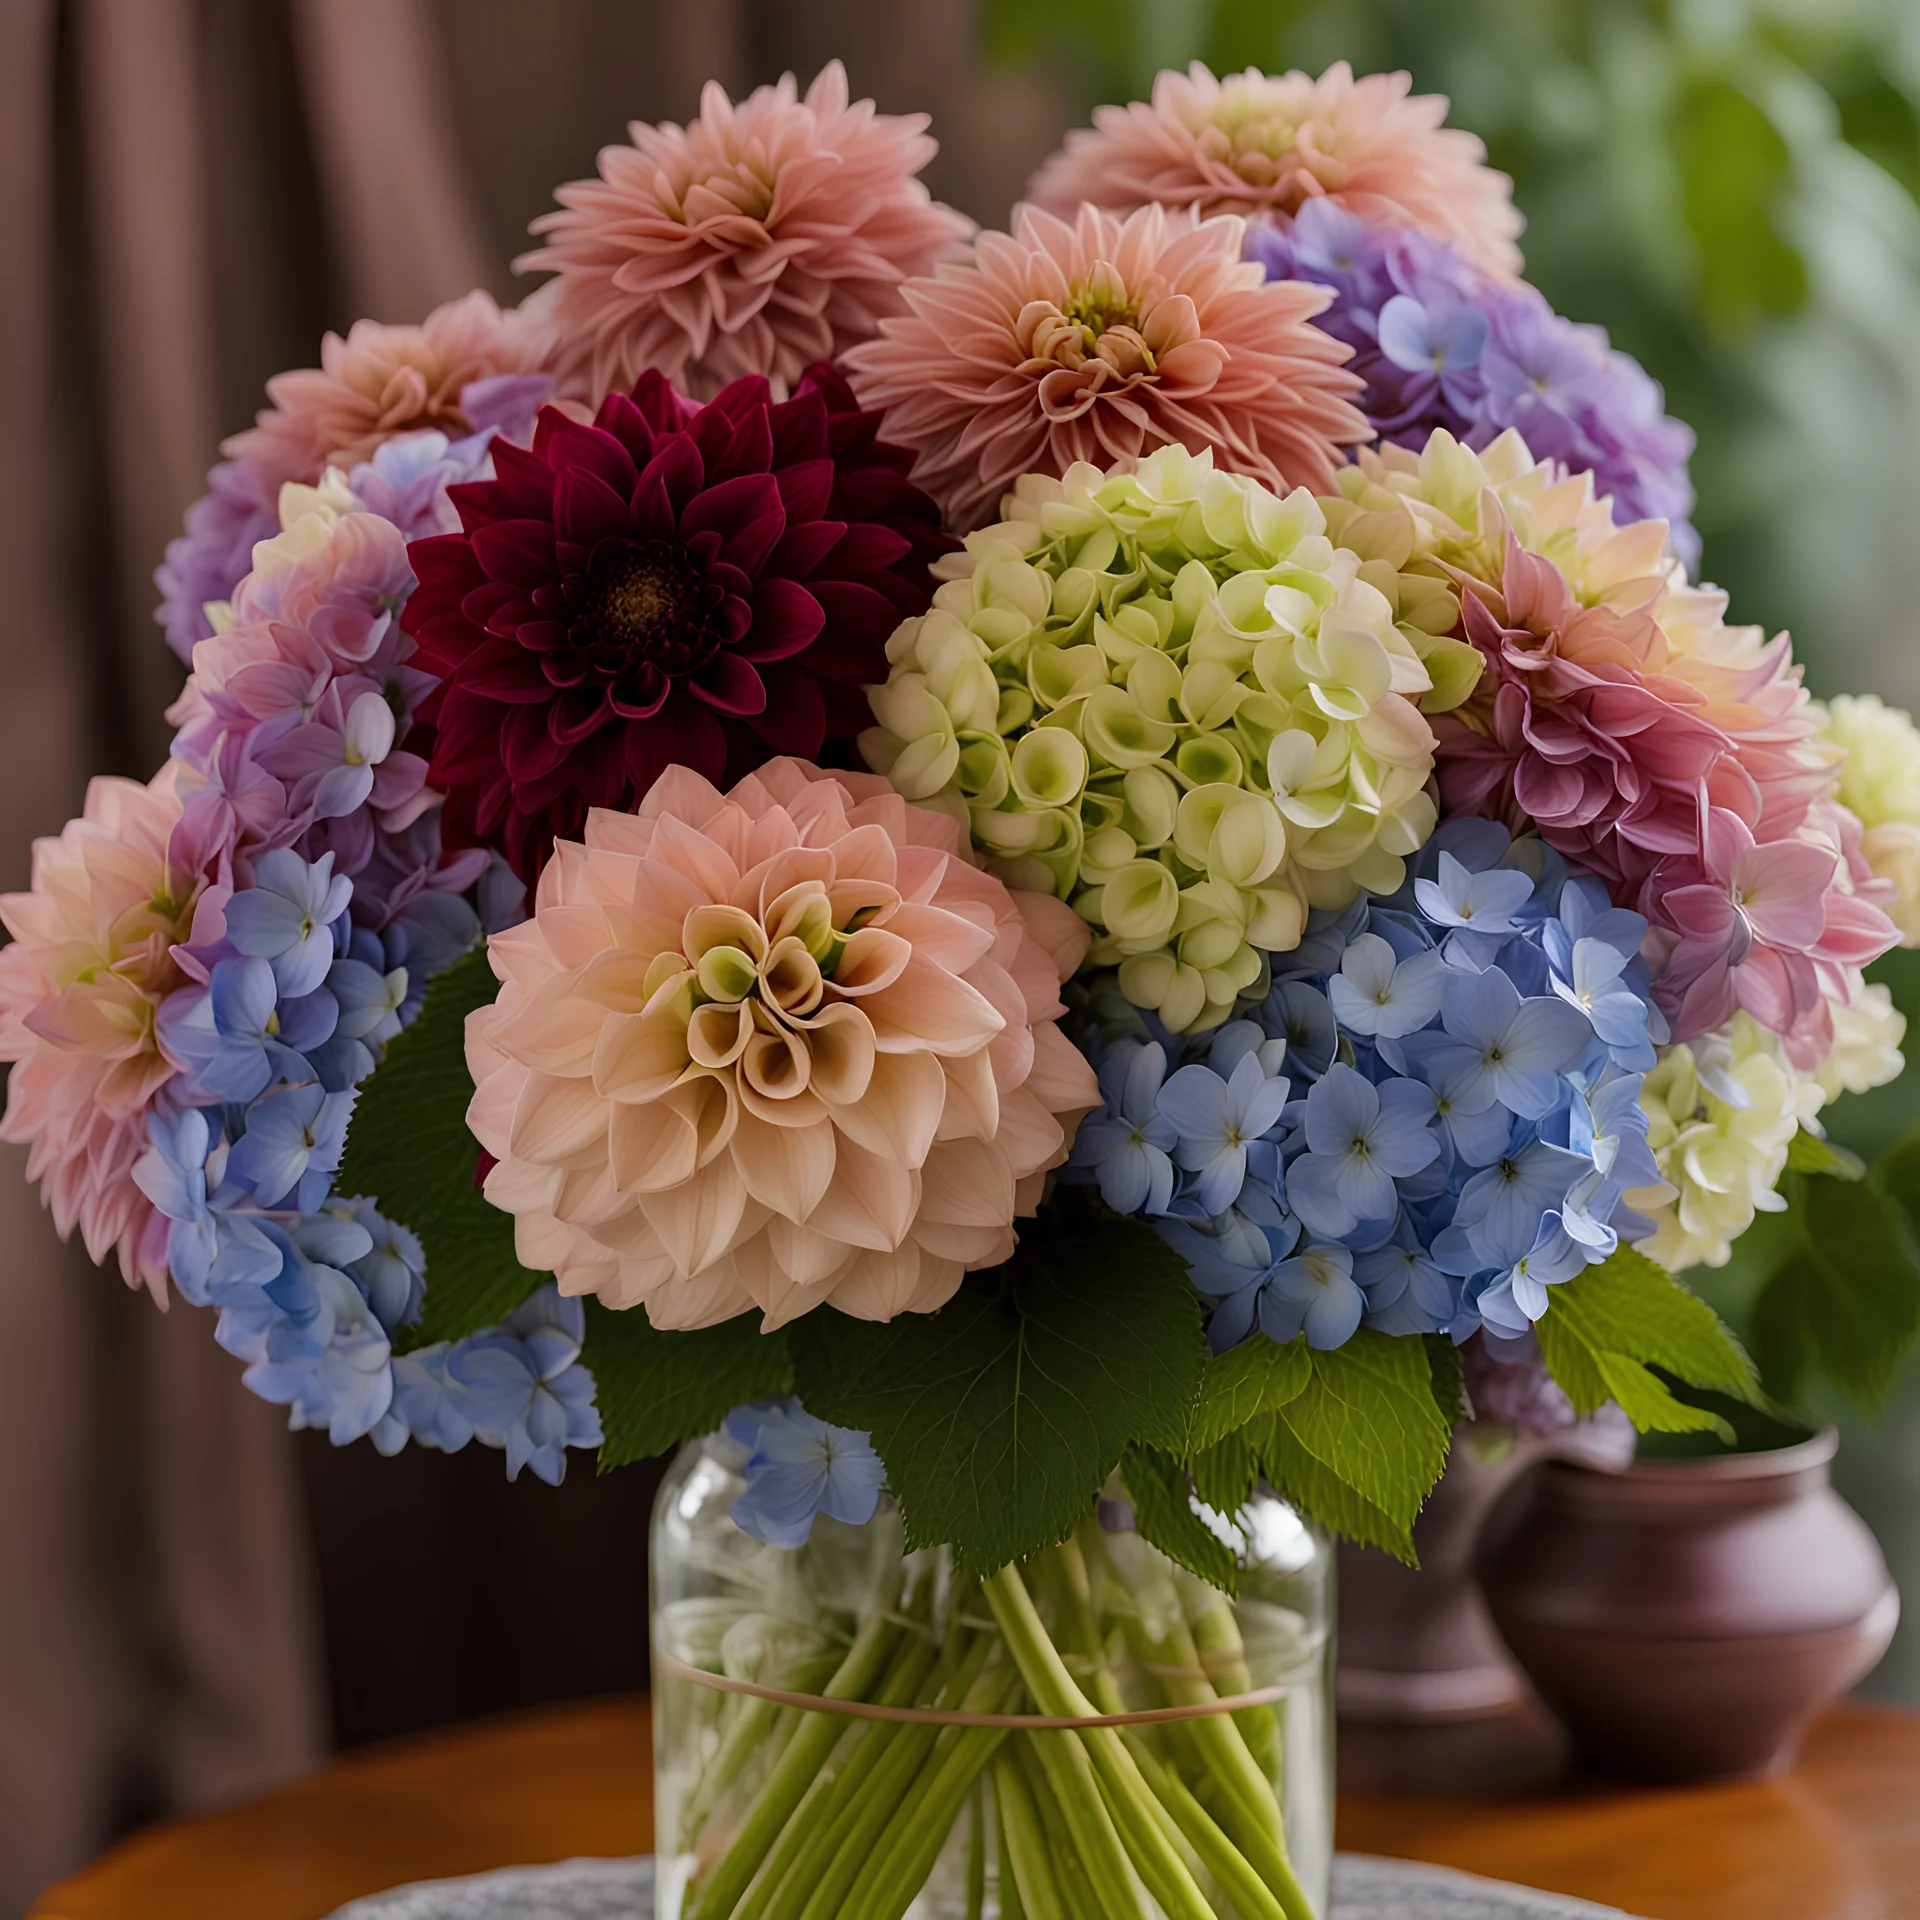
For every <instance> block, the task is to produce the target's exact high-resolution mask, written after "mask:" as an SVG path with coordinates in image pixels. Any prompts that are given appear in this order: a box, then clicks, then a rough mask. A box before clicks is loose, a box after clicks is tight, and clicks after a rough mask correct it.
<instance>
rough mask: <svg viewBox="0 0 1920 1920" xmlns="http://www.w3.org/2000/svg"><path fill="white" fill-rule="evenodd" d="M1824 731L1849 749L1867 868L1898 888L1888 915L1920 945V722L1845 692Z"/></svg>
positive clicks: (1845, 790) (1844, 791)
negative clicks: (1919, 723)
mask: <svg viewBox="0 0 1920 1920" xmlns="http://www.w3.org/2000/svg"><path fill="white" fill-rule="evenodd" d="M1825 718H1826V724H1825V727H1824V728H1823V730H1822V731H1823V733H1824V736H1825V738H1826V739H1827V740H1829V741H1831V742H1832V743H1833V745H1835V746H1837V747H1842V748H1844V749H1845V750H1846V758H1845V759H1844V760H1842V761H1841V763H1840V799H1841V801H1842V803H1843V804H1844V805H1845V806H1846V807H1847V808H1848V809H1849V810H1850V811H1851V812H1852V813H1853V814H1854V815H1855V816H1856V817H1857V818H1858V819H1859V821H1860V824H1861V825H1862V826H1863V827H1864V828H1865V829H1866V831H1865V834H1864V836H1863V839H1862V842H1861V851H1862V853H1863V854H1864V856H1865V858H1866V862H1867V865H1868V866H1869V867H1870V868H1871V869H1872V871H1873V872H1874V873H1875V874H1877V875H1878V876H1879V877H1880V878H1881V879H1882V880H1884V881H1886V882H1887V884H1888V885H1889V886H1890V887H1891V888H1892V890H1893V896H1894V897H1893V899H1892V900H1891V901H1889V902H1888V903H1887V912H1888V913H1889V915H1890V916H1891V917H1892V919H1893V923H1894V925H1895V926H1897V927H1898V928H1899V929H1900V941H1901V945H1903V946H1908V947H1911V946H1920V727H1916V726H1915V725H1914V724H1913V720H1912V718H1911V716H1910V715H1908V714H1906V713H1904V712H1902V711H1901V710H1900V709H1899V708H1898V707H1890V706H1888V705H1887V704H1886V703H1885V702H1884V701H1882V700H1881V699H1880V698H1879V696H1878V695H1877V694H1871V693H1862V694H1845V693H1843V694H1840V695H1838V696H1837V697H1836V698H1834V699H1832V700H1829V701H1828V702H1827V703H1826V708H1825Z"/></svg>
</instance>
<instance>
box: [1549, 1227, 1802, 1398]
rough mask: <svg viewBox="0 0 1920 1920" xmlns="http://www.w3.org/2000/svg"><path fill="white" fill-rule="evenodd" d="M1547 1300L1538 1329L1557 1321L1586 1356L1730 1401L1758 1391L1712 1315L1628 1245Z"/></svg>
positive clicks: (1744, 1360) (1735, 1345) (1746, 1362)
mask: <svg viewBox="0 0 1920 1920" xmlns="http://www.w3.org/2000/svg"><path fill="white" fill-rule="evenodd" d="M1836 1191H1837V1190H1836ZM1548 1299H1549V1301H1550V1302H1551V1304H1550V1305H1549V1307H1548V1309H1547V1311H1546V1313H1545V1314H1544V1315H1542V1316H1541V1320H1540V1323H1539V1324H1540V1327H1544V1326H1545V1325H1546V1324H1547V1322H1548V1321H1550V1320H1551V1321H1555V1322H1557V1323H1558V1325H1559V1329H1560V1330H1561V1331H1563V1332H1569V1333H1572V1334H1574V1335H1576V1336H1578V1338H1579V1340H1580V1342H1581V1344H1582V1345H1583V1346H1585V1347H1586V1348H1587V1350H1588V1351H1589V1352H1591V1353H1593V1354H1596V1355H1597V1354H1603V1353H1617V1354H1621V1355H1623V1356H1625V1357H1626V1358H1627V1359H1629V1360H1638V1361H1641V1362H1644V1363H1645V1364H1646V1365H1649V1366H1656V1367H1660V1368H1663V1369H1664V1370H1665V1371H1666V1372H1668V1373H1671V1374H1673V1375H1675V1376H1676V1377H1677V1378H1679V1379H1681V1380H1687V1381H1691V1382H1692V1384H1693V1385H1694V1386H1696V1387H1713V1388H1716V1389H1718V1390H1719V1391H1720V1392H1722V1393H1730V1394H1732V1395H1733V1396H1734V1397H1735V1398H1736V1399H1741V1400H1751V1399H1753V1397H1754V1395H1755V1393H1756V1392H1757V1391H1758V1382H1757V1381H1756V1380H1755V1378H1754V1371H1753V1362H1752V1361H1751V1360H1750V1359H1748V1357H1747V1355H1746V1354H1745V1352H1744V1351H1743V1350H1742V1349H1741V1346H1740V1343H1739V1342H1738V1341H1737V1340H1736V1339H1734V1337H1733V1335H1732V1334H1731V1333H1729V1332H1728V1331H1727V1329H1726V1328H1725V1327H1724V1326H1723V1325H1722V1324H1721V1322H1720V1319H1719V1316H1718V1315H1717V1314H1716V1313H1715V1312H1714V1311H1713V1309H1712V1308H1711V1307H1710V1306H1708V1305H1707V1303H1706V1302H1705V1301H1704V1300H1702V1299H1700V1298H1699V1297H1698V1296H1697V1295H1696V1294H1692V1293H1689V1292H1688V1291H1687V1289H1686V1288H1685V1287H1683V1286H1682V1285H1681V1284H1680V1282H1679V1281H1677V1280H1676V1279H1675V1278H1674V1277H1673V1275H1672V1274H1670V1273H1668V1272H1667V1270H1666V1269H1665V1268H1664V1267H1662V1266H1660V1265H1658V1264H1657V1263H1656V1262H1654V1261H1652V1260H1649V1259H1648V1258H1647V1256H1646V1255H1645V1254H1644V1253H1640V1252H1637V1251H1636V1250H1635V1249H1634V1248H1632V1247H1626V1246H1622V1247H1618V1248H1616V1249H1615V1250H1614V1252H1613V1253H1612V1254H1611V1255H1610V1256H1609V1257H1608V1258H1607V1259H1605V1260H1603V1261H1602V1262H1601V1263H1600V1264H1599V1265H1598V1266H1593V1267H1589V1268H1587V1270H1586V1271H1585V1272H1584V1273H1578V1274H1575V1275H1574V1277H1573V1278H1572V1279H1571V1280H1567V1281H1563V1282H1562V1283H1561V1284H1560V1285H1558V1286H1556V1287H1554V1288H1552V1289H1551V1290H1550V1291H1549V1294H1548ZM1535 1332H1536V1334H1537V1333H1538V1332H1539V1328H1538V1327H1536V1329H1535ZM1554 1377H1555V1378H1556V1379H1558V1378H1559V1376H1558V1375H1557V1374H1556V1375H1555V1376H1554ZM1560 1384H1561V1386H1562V1387H1563V1388H1564V1389H1565V1390H1566V1391H1567V1392H1569V1393H1571V1392H1572V1389H1571V1388H1570V1387H1567V1383H1566V1382H1565V1381H1564V1380H1563V1381H1561V1382H1560ZM1575 1405H1576V1406H1577V1405H1579V1402H1578V1401H1577V1400H1576V1401H1575Z"/></svg>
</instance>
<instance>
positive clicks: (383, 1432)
mask: <svg viewBox="0 0 1920 1920" xmlns="http://www.w3.org/2000/svg"><path fill="white" fill-rule="evenodd" d="M352 895H353V883H352V882H351V881H349V880H347V879H345V878H343V877H341V876H340V875H338V874H336V873H335V872H334V871H333V856H332V855H331V854H330V853H326V854H322V855H321V856H320V857H319V859H317V860H313V861H307V860H304V859H302V858H301V857H300V855H298V854H297V853H294V852H292V851H290V850H288V849H285V848H278V849H275V850H273V851H272V852H269V853H267V854H264V855H262V856H261V858H260V859H259V860H258V861H257V862H256V863H255V884H254V885H253V886H251V887H247V888H243V889H241V890H240V891H239V892H238V893H236V894H235V895H234V896H233V897H232V899H231V900H229V901H228V902H227V903H226V907H225V910H224V922H225V926H224V931H223V932H221V933H220V935H219V937H217V938H212V939H208V940H206V941H203V942H200V943H197V944H195V945H193V946H189V947H185V948H181V949H178V952H179V953H180V956H181V959H182V962H183V964H184V965H185V966H186V967H187V968H188V969H189V970H190V971H192V972H193V973H194V974H195V975H196V978H195V980H194V982H193V984H191V985H189V986H185V987H182V988H180V989H178V990H177V991H175V992H174V993H172V994H170V995H169V996H168V997H167V999H166V1000H165V1001H164V1002H163V1003H162V1005H161V1008H160V1015H159V1021H160V1030H161V1033H162V1035H163V1037H164V1039H165V1042H166V1045H167V1048H168V1050H169V1052H170V1053H171V1054H172V1055H173V1057H174V1058H175V1059H176V1060H178V1061H179V1062H180V1063H181V1065H182V1067H183V1069H184V1071H183V1073H182V1075H181V1077H180V1079H179V1080H178V1081H176V1082H175V1083H174V1084H173V1086H172V1088H171V1089H170V1098H169V1101H168V1103H167V1105H166V1106H165V1107H164V1108H163V1109H161V1110H158V1111H156V1113H155V1114H154V1115H153V1117H152V1119H151V1121H150V1123H149V1139H150V1142H151V1144H150V1146H149V1148H148V1151H147V1152H146V1154H145V1155H144V1156H143V1157H142V1159H141V1160H140V1162H139V1163H138V1165H137V1166H136V1168H135V1171H134V1178H135V1179H136V1180H137V1181H138V1182H139V1185H140V1188H141V1190H142V1191H143V1192H144V1193H145V1194H146V1195H147V1197H148V1198H149V1199H150V1200H151V1201H152V1202H153V1203H154V1205H155V1206H156V1207H157V1208H158V1209H159V1210H160V1212H161V1213H162V1214H163V1215H165V1216H166V1219H167V1221H168V1223H169V1225H168V1234H167V1260H168V1265H169V1267H170V1268H171V1270H172V1273H173V1278H174V1281H175V1283H176V1284H177V1285H178V1287H179V1288H180V1291H181V1293H182V1294H183V1295H184V1296H185V1297H186V1298H187V1299H188V1300H189V1301H190V1302H192V1303H193V1304H194V1305H196V1306H207V1307H211V1308H213V1309H214V1310H215V1312H216V1314H217V1315H218V1318H217V1321H216V1323H215V1330H214V1331H215V1338H216V1339H218V1340H219V1342H220V1344H221V1345H222V1346H223V1347H225V1348H226V1349H227V1350H228V1351H229V1352H230V1353H233V1354H235V1355H236V1356H238V1357H239V1358H240V1359H242V1360H244V1361H245V1362H246V1363H247V1371H246V1375H245V1379H246V1384H247V1385H248V1386H249V1387H250V1388H251V1389H252V1390H253V1391H254V1392H255V1393H258V1394H260V1395H261V1396H262V1397H263V1398H265V1399H268V1400H273V1401H277V1402H279V1403H280V1404H282V1405H284V1406H285V1407H286V1408H287V1409H288V1413H289V1418H290V1420H291V1422H292V1424H293V1425H294V1426H295V1427H320V1428H324V1429H325V1430H326V1431H327V1432H328V1434H329V1435H330V1436H331V1437H332V1439H333V1441H334V1442H335V1444H336V1445H342V1444H345V1443H346V1442H348V1441H351V1440H357V1439H359V1438H361V1437H362V1436H363V1435H371V1436H372V1438H373V1441H374V1444H375V1445H376V1446H378V1447H379V1448H380V1449H381V1450H382V1451H383V1452H387V1453H392V1452H395V1451H397V1450H398V1449H399V1448H400V1447H402V1446H404V1445H405V1444H406V1443H407V1441H408V1440H409V1439H410V1438H411V1439H414V1440H416V1441H418V1442H419V1443H420V1444H422V1445H424V1446H434V1447H440V1448H444V1449H446V1450H448V1451H454V1450H457V1449H458V1448H460V1447H462V1446H465V1445H466V1444H467V1442H468V1441H469V1440H472V1439H478V1440H480V1441H481V1442H482V1443H483V1444H485V1445H488V1446H494V1447H499V1448H501V1449H503V1450H504V1451H505V1453H506V1456H507V1471H508V1475H509V1477H510V1478H511V1477H513V1476H515V1475H517V1474H518V1473H519V1472H520V1470H521V1468H522V1467H528V1468H530V1469H531V1470H532V1471H533V1472H534V1473H535V1474H536V1475H538V1476H539V1477H540V1478H541V1479H543V1480H548V1481H556V1480H558V1479H559V1478H560V1476H561V1474H562V1472H563V1471H564V1469H565V1458H564V1455H565V1449H566V1448H567V1447H570V1446H571V1447H578V1446H595V1445H598V1444H599V1439H600V1431H599V1425H598V1420H597V1416H596V1415H595V1413H594V1410H593V1381H592V1378H591V1376H590V1375H589V1374H588V1373H587V1372H586V1370H585V1369H584V1368H583V1367H581V1366H580V1365H579V1355H580V1346H581V1341H582V1339H583V1337H584V1322H582V1321H581V1318H580V1314H581V1309H580V1306H579V1303H578V1302H577V1301H566V1302H563V1301H561V1300H560V1299H559V1296H558V1294H557V1293H555V1292H554V1290H553V1289H551V1288H548V1289H545V1290H544V1291H543V1293H542V1294H540V1295H537V1296H535V1298H534V1300H532V1301H530V1302H529V1303H528V1304H527V1305H526V1306H524V1307H522V1308H521V1309H520V1311H519V1312H518V1313H517V1314H515V1316H514V1317H513V1318H512V1319H511V1320H509V1321H508V1322H507V1323H506V1324H505V1325H504V1326H502V1327H496V1328H492V1329H490V1330H488V1331H487V1332H484V1333H481V1334H476V1335H474V1336H473V1337H472V1338H471V1339H468V1340H462V1341H456V1342H454V1343H453V1344H452V1345H450V1346H449V1345H446V1344H441V1345H437V1346H431V1347H423V1348H420V1349H419V1350H417V1351H415V1352H411V1353H404V1354H403V1353H397V1352H396V1347H397V1346H398V1345H399V1344H402V1336H403V1334H404V1332H405V1330H406V1329H407V1328H409V1327H412V1326H414V1325H416V1324H417V1323H418V1321H419V1319H420V1315H421V1310H422V1307H423V1305H424V1302H425V1295H426V1261H425V1256H424V1254H423V1252H422V1249H421V1246H420V1242H419V1241H418V1240H417V1239H416V1238H415V1237H414V1235H413V1234H412V1233H410V1232H409V1231H408V1230H407V1228H406V1227H404V1226H402V1225H400V1224H399V1223H398V1222H395V1221H391V1220H388V1219H386V1218H385V1217H384V1216H383V1215H382V1214H381V1213H380V1211H379V1209H378V1208H377V1207H375V1206H374V1204H373V1203H372V1202H371V1201H370V1200H367V1199H364V1198H360V1197H355V1196H352V1195H341V1194H336V1193H335V1192H334V1176H335V1173H336V1171H337V1169H338V1167H339V1164H340V1158H341V1152H342V1149H343V1148H344V1146H345V1144H346V1133H347V1127H348V1123H349V1121H350V1119H351V1117H352V1113H353V1106H354V1100H355V1098H356V1089H357V1088H358V1087H359V1085H360V1083H361V1082H362V1081H363V1080H364V1079H365V1078H366V1077H367V1075H368V1074H370V1073H371V1072H372V1071H373V1070H374V1068H375V1067H376V1066H377V1065H378V1064H379V1061H380V1059H381V1057H382V1055H383V1054H384V1053H385V1051H386V1047H387V1043H388V1042H389V1041H390V1040H392V1039H393V1037H394V1036H395V1035H396V1034H398V1033H400V1032H402V1031H403V1030H404V1029H405V1027H406V1026H407V1025H408V1024H409V1023H410V1022H411V1021H412V1019H413V1017H414V1015H415V1014H416V1013H417V1012H418V1011H419V1008H420V1005H421V1001H422V998H423V996H424V994H425V991H426V986H427V982H428V981H429V980H430V979H431V978H432V977H433V976H434V975H435V974H437V973H439V972H441V971H442V970H443V969H444V968H446V967H448V966H450V965H451V964H452V963H453V962H454V961H455V960H457V959H458V958H459V957H460V956H461V955H462V954H463V953H466V952H468V951H470V950H471V948H472V947H473V945H474V943H475V942H476V941H477V940H478V939H479V938H480V935H481V932H482V920H481V917H480V915H479V914H478V913H476V911H475V909H474V908H473V906H471V905H470V904H469V903H468V902H467V901H465V900H463V899H461V898H460V897H459V896H457V895H453V894H447V893H425V894H422V895H420V896H419V897H418V898H417V899H415V900H413V901H412V902H410V903H409V904H408V905H407V906H406V907H404V908H403V909H402V910H401V911H400V912H399V913H398V914H397V915H396V916H395V917H394V918H393V919H391V920H390V921H388V923H387V924H386V925H385V926H384V927H383V928H381V929H380V930H379V931H378V932H375V931H373V930H371V929H369V928H366V927H356V926H355V925H354V924H353V918H352V913H351V905H352Z"/></svg>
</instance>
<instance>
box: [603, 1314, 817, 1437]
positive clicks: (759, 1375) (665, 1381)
mask: <svg viewBox="0 0 1920 1920" xmlns="http://www.w3.org/2000/svg"><path fill="white" fill-rule="evenodd" d="M581 1358H582V1360H583V1361H584V1362H585V1363H586V1367H587V1370H588V1371H589V1372H590V1373H591V1374H592V1375H593V1384H594V1404H595V1405H596V1406H597V1407H598V1408H599V1411H600V1427H601V1431H602V1432H603V1433H604V1434H605V1436H606V1437H605V1440H604V1441H603V1442H602V1444H601V1448H600V1471H601V1472H602V1473H606V1472H608V1471H609V1470H610V1469H612V1468H614V1467H622V1466H626V1465H627V1464H628V1463H629V1462H631V1461H634V1460H650V1459H652V1458H653V1456H654V1455H655V1454H657V1453H665V1452H667V1451H668V1450H669V1449H671V1448H673V1447H677V1446H679V1445H680V1444H681V1442H682V1441H685V1440H692V1439H696V1438H697V1437H698V1436H699V1435H701V1434H703V1433H711V1432H712V1431H713V1429H714V1428H715V1427H717V1426H719V1424H720V1423H721V1421H723V1420H724V1419H725V1418H726V1417H727V1415H728V1414H729V1413H731V1412H732V1411H733V1409H734V1408H735V1407H738V1406H743V1405H745V1404H746V1403H747V1402H748V1401H750V1400H773V1399H778V1398H781V1397H784V1396H785V1395H786V1394H787V1393H789V1392H790V1391H791V1390H792V1376H793V1365H792V1361H791V1360H790V1358H789V1357H788V1353H787V1341H786V1335H785V1333H784V1332H774V1333H762V1332H761V1331H760V1322H759V1318H758V1316H757V1315H754V1314H751V1313H746V1314H740V1315H737V1316H736V1317H735V1318H734V1319H731V1320H723V1321H722V1322H721V1323H720V1324H719V1325H718V1326H717V1327H701V1328H699V1329H698V1330H696V1331H694V1332H691V1333H662V1332H661V1331H660V1330H659V1329H658V1328H656V1327H655V1326H654V1325H653V1323H652V1322H651V1321H650V1320H648V1318H647V1315H646V1310H645V1309H644V1308H642V1307H630V1308H627V1309H626V1310H625V1311H622V1312H615V1311H614V1310H613V1309H612V1308H611V1307H604V1306H602V1305H601V1304H600V1302H599V1301H598V1300H589V1301H588V1302H587V1339H586V1345H585V1347H584V1348H583V1349H582V1352H581Z"/></svg>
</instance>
